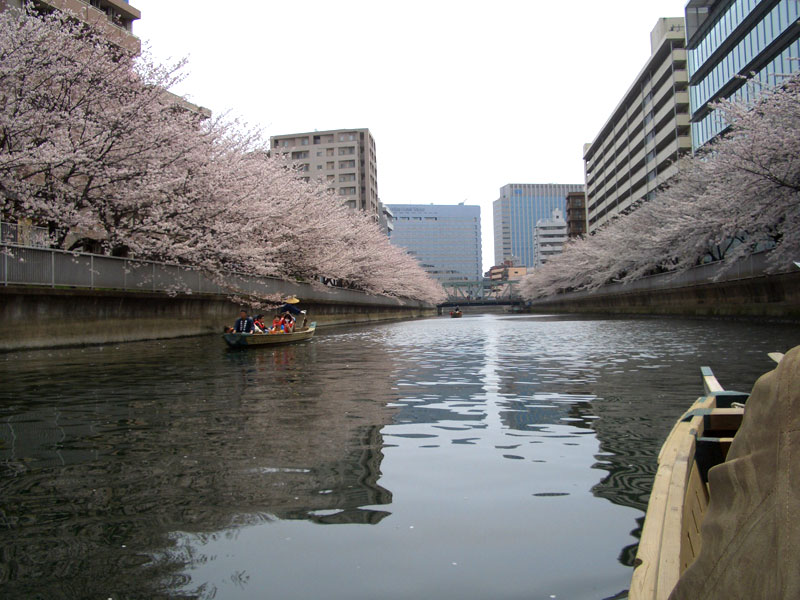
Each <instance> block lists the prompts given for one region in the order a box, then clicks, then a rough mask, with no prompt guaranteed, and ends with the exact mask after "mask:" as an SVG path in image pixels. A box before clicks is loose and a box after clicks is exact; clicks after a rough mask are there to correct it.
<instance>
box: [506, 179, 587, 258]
mask: <svg viewBox="0 0 800 600" xmlns="http://www.w3.org/2000/svg"><path fill="white" fill-rule="evenodd" d="M583 191H584V186H583V184H563V183H509V184H508V185H504V186H503V187H501V188H500V197H499V198H498V199H497V200H495V201H494V203H493V212H494V215H493V216H494V264H496V265H501V264H503V262H504V261H506V260H510V261H513V262H514V264H515V265H516V266H525V267H533V266H534V265H535V261H536V251H535V248H536V245H535V241H534V229H535V228H536V224H537V223H538V222H539V221H540V220H542V219H549V218H550V217H551V215H552V214H553V211H554V210H558V211H560V212H561V214H564V213H565V212H566V208H567V194H569V193H571V192H583Z"/></svg>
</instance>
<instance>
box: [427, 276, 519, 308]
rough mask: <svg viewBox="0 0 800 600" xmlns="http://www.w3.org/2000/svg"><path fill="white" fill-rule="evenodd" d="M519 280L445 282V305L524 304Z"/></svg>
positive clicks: (442, 304)
mask: <svg viewBox="0 0 800 600" xmlns="http://www.w3.org/2000/svg"><path fill="white" fill-rule="evenodd" d="M518 283H519V282H517V281H488V280H483V281H458V282H447V283H443V284H442V287H443V288H444V291H445V292H446V293H447V300H446V301H444V302H442V303H441V304H439V306H440V307H444V306H456V305H458V306H515V305H521V304H523V300H522V297H521V296H520V295H519V290H518V287H517V286H518Z"/></svg>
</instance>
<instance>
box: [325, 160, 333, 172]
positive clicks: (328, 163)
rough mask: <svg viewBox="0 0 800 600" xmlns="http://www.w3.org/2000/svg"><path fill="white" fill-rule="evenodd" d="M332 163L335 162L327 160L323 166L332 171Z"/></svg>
mask: <svg viewBox="0 0 800 600" xmlns="http://www.w3.org/2000/svg"><path fill="white" fill-rule="evenodd" d="M334 164H335V163H334V162H333V161H332V160H331V161H328V162H326V163H325V168H326V169H327V170H328V171H333V167H334Z"/></svg>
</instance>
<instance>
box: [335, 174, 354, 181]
mask: <svg viewBox="0 0 800 600" xmlns="http://www.w3.org/2000/svg"><path fill="white" fill-rule="evenodd" d="M355 180H356V174H355V173H342V174H341V175H339V183H344V182H346V181H355Z"/></svg>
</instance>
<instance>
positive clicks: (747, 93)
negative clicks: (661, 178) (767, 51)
mask: <svg viewBox="0 0 800 600" xmlns="http://www.w3.org/2000/svg"><path fill="white" fill-rule="evenodd" d="M797 57H800V40H795V41H794V42H793V43H792V44H791V45H790V46H789V47H788V48H786V49H785V50H784V51H783V52H781V53H780V54H779V55H778V56H776V57H775V58H774V59H773V60H772V61H771V62H770V63H769V64H768V65H767V66H766V67H764V68H763V69H761V71H759V72H758V73H757V74H756V76H755V78H754V81H760V82H762V83H763V86H767V87H769V86H771V85H774V83H775V82H776V81H779V80H780V78H781V76H783V75H788V74H790V73H793V72H794V71H797V70H798V69H800V62H798V61H797ZM763 86H759V85H742V87H740V88H739V89H738V90H736V91H735V92H734V93H733V94H732V95H731V98H733V99H735V100H741V101H744V102H751V101H753V100H755V97H756V96H757V95H758V92H759V90H760V88H761V87H763ZM727 127H728V124H727V123H726V122H725V121H724V120H723V119H722V116H721V115H720V114H719V113H718V111H715V110H714V111H711V112H710V113H708V114H707V115H706V116H705V117H703V119H701V120H700V121H698V122H697V123H692V147H693V149H694V150H697V149H698V148H699V147H700V146H702V145H703V144H705V143H707V142H709V141H710V140H712V139H713V138H715V137H716V136H717V135H719V134H720V133H722V132H723V131H724V130H725V129H726V128H727Z"/></svg>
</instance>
